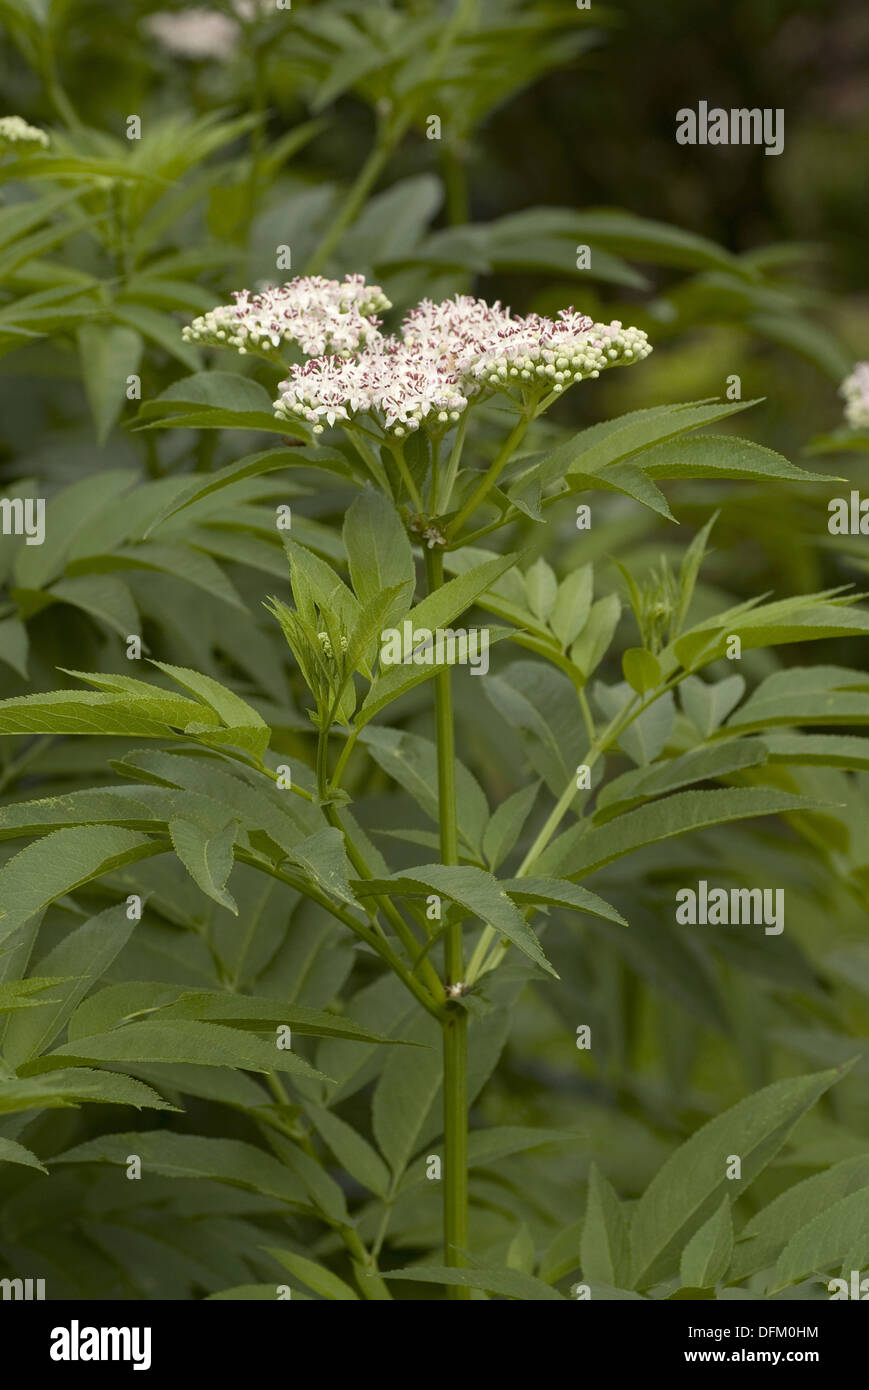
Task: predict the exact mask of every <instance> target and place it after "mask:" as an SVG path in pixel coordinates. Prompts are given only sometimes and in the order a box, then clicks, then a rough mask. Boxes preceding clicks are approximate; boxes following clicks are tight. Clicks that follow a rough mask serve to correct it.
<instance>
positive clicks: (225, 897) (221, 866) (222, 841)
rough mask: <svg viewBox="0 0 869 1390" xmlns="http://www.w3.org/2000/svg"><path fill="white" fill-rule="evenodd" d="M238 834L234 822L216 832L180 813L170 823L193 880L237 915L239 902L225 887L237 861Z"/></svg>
mask: <svg viewBox="0 0 869 1390" xmlns="http://www.w3.org/2000/svg"><path fill="white" fill-rule="evenodd" d="M235 833H236V822H235V821H230V822H229V824H228V825H226V826H224V828H223V829H222V830H219V831H218V832H217V833H216V834H211V833H209V832H208V831H207V830H206V829H205V828H204V827H203V826H201V825H197V824H195V823H194V822H193V821H189V820H183V819H182V818H181V817H180V816H177V817H174V818H173V819H172V820H170V822H169V835H170V837H171V840H172V846H173V848H174V850H175V853H176V854H177V855H178V858H179V859H180V860H181V863H182V864H183V865H184V867H185V869H186V870H187V872H188V873H189V875H190V877H191V878H192V879H193V882H194V883H195V884H196V885H197V886H198V887H199V888H201V889H202V891H203V893H205V894H206V896H207V897H209V898H211V899H212V901H214V902H216V903H217V904H218V905H219V906H220V907H225V908H227V909H228V910H229V911H230V912H232V913H233V914H234V915H235V916H236V917H237V916H238V905H237V904H236V901H235V899H234V898H233V896H232V894H231V893H229V892H227V889H226V881H227V879H228V878H229V875H230V873H231V872H232V867H233V864H234V862H235V861H234V859H233V847H234V845H235Z"/></svg>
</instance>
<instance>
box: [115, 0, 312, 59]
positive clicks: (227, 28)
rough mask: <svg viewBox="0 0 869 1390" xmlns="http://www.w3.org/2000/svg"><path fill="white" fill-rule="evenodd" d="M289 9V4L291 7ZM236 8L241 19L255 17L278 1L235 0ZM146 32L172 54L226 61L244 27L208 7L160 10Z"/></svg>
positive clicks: (233, 50) (234, 5)
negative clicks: (177, 10)
mask: <svg viewBox="0 0 869 1390" xmlns="http://www.w3.org/2000/svg"><path fill="white" fill-rule="evenodd" d="M287 8H289V6H287ZM232 9H233V10H234V11H235V13H236V14H237V15H238V18H239V19H241V20H247V21H250V20H253V19H255V18H256V17H257V15H258V14H263V15H264V14H268V13H273V12H274V10H275V3H274V0H232ZM143 27H144V29H145V31H146V33H148V34H150V36H151V37H152V38H154V39H156V40H157V42H158V43H160V44H162V45H163V47H164V48H165V49H166V51H167V52H168V53H174V54H175V56H176V57H178V58H189V59H190V60H191V62H196V61H201V60H204V59H206V58H214V59H216V60H217V61H218V62H225V61H226V60H227V59H228V58H231V57H232V56H233V54H234V53H235V51H236V49H237V48H238V45H239V40H240V38H241V28H240V26H239V25H238V24H237V23H236V21H235V20H234V19H231V18H230V17H229V15H225V14H221V13H220V11H219V10H211V9H206V8H205V6H202V7H196V8H193V9H188V10H184V11H183V12H182V13H181V14H174V13H173V12H172V11H171V10H158V11H157V13H156V14H152V15H149V16H148V18H147V19H146V20H145V21H144V26H143Z"/></svg>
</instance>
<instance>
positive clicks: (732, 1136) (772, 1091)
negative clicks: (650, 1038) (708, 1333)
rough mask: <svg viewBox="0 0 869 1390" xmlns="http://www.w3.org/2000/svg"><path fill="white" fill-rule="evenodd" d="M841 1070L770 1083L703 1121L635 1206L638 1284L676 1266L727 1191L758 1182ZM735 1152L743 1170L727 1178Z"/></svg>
mask: <svg viewBox="0 0 869 1390" xmlns="http://www.w3.org/2000/svg"><path fill="white" fill-rule="evenodd" d="M841 1076H842V1072H841V1071H824V1072H816V1073H814V1074H813V1075H809V1076H797V1077H793V1078H789V1079H788V1080H786V1081H776V1082H774V1083H773V1084H772V1085H771V1086H765V1087H764V1088H763V1090H761V1091H756V1092H755V1093H754V1095H751V1096H748V1097H747V1098H746V1099H745V1100H741V1101H739V1103H738V1104H737V1105H734V1106H732V1107H731V1108H730V1109H729V1110H725V1111H724V1113H723V1114H721V1115H718V1116H717V1117H716V1118H715V1119H714V1120H710V1121H709V1123H708V1124H705V1125H703V1126H702V1128H700V1129H699V1130H697V1132H696V1134H693V1135H692V1136H691V1138H690V1139H689V1140H687V1142H686V1143H684V1144H682V1145H681V1146H680V1148H678V1149H677V1150H676V1152H675V1153H674V1154H672V1155H671V1156H670V1158H668V1159H667V1161H666V1163H665V1164H664V1166H663V1167H662V1168H661V1169H660V1170H659V1171H658V1173H657V1174H656V1176H655V1177H654V1178H653V1179H652V1181H651V1183H650V1184H649V1186H648V1187H647V1188H646V1190H645V1192H644V1193H643V1195H642V1197H641V1198H640V1200H639V1202H638V1203H637V1206H636V1209H635V1211H634V1216H633V1220H632V1223H631V1269H632V1280H631V1282H632V1287H634V1288H647V1287H648V1286H649V1285H650V1284H654V1283H656V1282H659V1281H660V1280H662V1279H666V1278H668V1277H670V1276H671V1275H672V1274H674V1273H675V1272H676V1269H677V1268H678V1264H679V1258H680V1254H681V1251H682V1249H683V1248H684V1246H685V1242H686V1240H689V1239H690V1237H691V1236H692V1235H693V1234H694V1232H695V1231H697V1230H698V1229H699V1228H700V1227H701V1226H702V1225H703V1224H704V1222H706V1221H707V1220H708V1219H709V1217H710V1216H711V1215H712V1213H713V1212H715V1211H717V1210H718V1208H719V1206H720V1204H721V1200H722V1198H723V1197H729V1198H732V1199H733V1200H735V1199H736V1198H737V1197H738V1196H739V1195H740V1194H741V1193H742V1192H744V1191H745V1190H746V1188H747V1187H749V1186H750V1184H751V1183H752V1182H754V1180H755V1178H756V1177H757V1176H758V1174H759V1173H761V1172H762V1171H763V1169H764V1168H765V1167H766V1165H767V1164H768V1163H769V1162H770V1161H771V1160H772V1159H773V1158H774V1157H775V1155H776V1154H777V1153H778V1151H779V1149H780V1148H781V1147H782V1145H783V1144H784V1142H785V1140H786V1139H787V1137H788V1135H789V1134H790V1132H791V1130H792V1129H793V1127H794V1125H795V1124H796V1122H797V1120H798V1119H799V1118H800V1116H801V1115H804V1114H805V1113H806V1111H807V1110H809V1109H810V1108H811V1106H813V1105H814V1104H815V1102H816V1101H817V1100H818V1098H819V1096H822V1095H823V1094H824V1092H825V1091H827V1090H828V1089H829V1088H830V1086H832V1085H833V1084H834V1083H835V1082H836V1081H838V1080H839V1079H840V1078H841ZM734 1156H735V1157H738V1158H739V1160H740V1163H741V1177H739V1178H728V1176H727V1168H728V1165H729V1164H730V1163H731V1162H732V1159H733V1157H734Z"/></svg>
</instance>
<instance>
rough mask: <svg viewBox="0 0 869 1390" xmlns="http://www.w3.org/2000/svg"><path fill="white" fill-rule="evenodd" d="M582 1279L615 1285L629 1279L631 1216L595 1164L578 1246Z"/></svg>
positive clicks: (590, 1178)
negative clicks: (629, 1221) (626, 1212)
mask: <svg viewBox="0 0 869 1390" xmlns="http://www.w3.org/2000/svg"><path fill="white" fill-rule="evenodd" d="M579 1253H580V1258H581V1263H582V1274H583V1278H584V1279H586V1280H588V1279H594V1280H595V1281H597V1282H599V1283H602V1284H612V1285H613V1286H614V1287H616V1288H620V1287H623V1286H624V1285H625V1284H627V1282H628V1278H629V1273H630V1253H631V1251H630V1238H629V1227H628V1219H627V1216H626V1215H625V1212H624V1208H623V1207H622V1205H621V1202H620V1201H619V1199H618V1196H617V1195H616V1192H615V1189H614V1188H613V1186H612V1184H611V1183H609V1182H608V1181H607V1179H606V1178H605V1177H603V1175H602V1174H601V1173H600V1171H599V1169H598V1167H597V1164H596V1163H592V1165H591V1168H590V1169H589V1175H588V1203H587V1205H586V1210H585V1223H584V1225H583V1227H582V1239H581V1241H580V1245H579Z"/></svg>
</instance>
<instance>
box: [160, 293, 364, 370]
mask: <svg viewBox="0 0 869 1390" xmlns="http://www.w3.org/2000/svg"><path fill="white" fill-rule="evenodd" d="M233 299H234V300H235V303H234V304H220V305H218V306H217V308H216V309H211V310H209V312H208V313H207V314H203V315H201V316H200V317H199V318H196V319H194V320H193V323H192V324H190V325H189V326H188V327H186V328H184V329H183V330H182V337H183V338H184V341H185V342H189V343H207V344H211V345H213V346H223V347H233V348H236V349H237V351H238V352H241V353H244V352H247V351H248V350H249V349H251V348H252V349H256V348H260V347H263V348H266V349H268V348H271V349H277V348H279V347H280V346H281V344H282V343H297V344H298V346H299V347H300V348H301V349H302V351H303V352H304V353H306V354H307V355H308V356H310V357H318V356H320V355H322V354H324V353H342V354H343V353H350V352H355V351H357V350H358V349H359V348H361V347H364V346H365V344H366V343H369V342H371V341H374V340H376V339H377V338H379V337H380V334H379V331H378V330H379V325H380V320H379V319H378V318H377V317H376V314H377V313H378V312H379V311H380V310H382V309H388V308H389V307H390V305H389V300H388V299H387V298H386V296H385V295H384V293H383V291H382V290H381V289H380V286H379V285H366V283H365V279H364V277H363V276H362V275H348V276H346V277H345V278H344V280H343V282H341V283H339V282H338V281H337V280H324V279H323V277H322V276H320V275H311V276H307V277H300V278H298V279H296V280H290V281H288V282H287V284H285V285H280V286H276V287H274V288H271V289H265V290H262V291H261V292H260V293H253V292H251V291H250V290H236V292H235V293H234V295H233Z"/></svg>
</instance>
